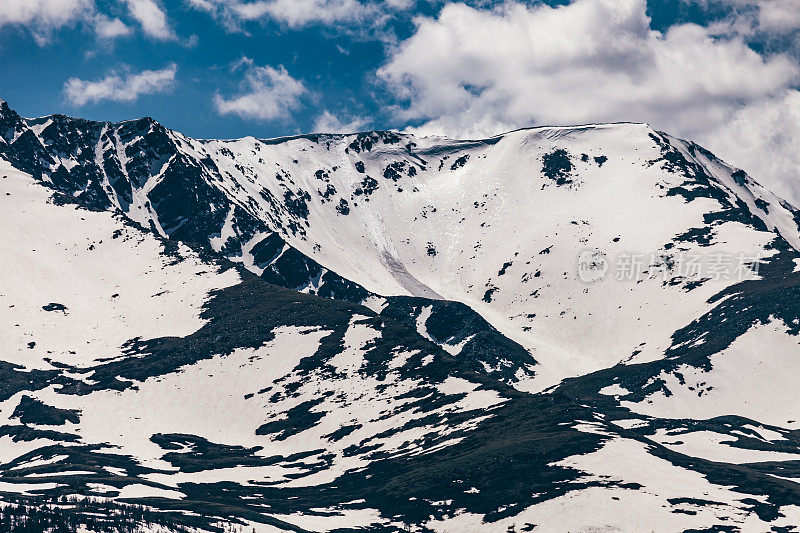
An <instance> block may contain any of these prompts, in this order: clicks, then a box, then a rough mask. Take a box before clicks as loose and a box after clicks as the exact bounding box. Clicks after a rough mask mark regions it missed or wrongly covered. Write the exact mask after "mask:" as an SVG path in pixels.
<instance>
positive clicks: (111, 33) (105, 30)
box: [94, 14, 133, 39]
mask: <svg viewBox="0 0 800 533" xmlns="http://www.w3.org/2000/svg"><path fill="white" fill-rule="evenodd" d="M94 29H95V32H97V36H98V37H100V38H101V39H116V38H117V37H126V36H128V35H130V34H131V33H133V30H132V29H131V28H130V27H129V26H127V25H126V24H125V23H124V22H122V21H121V20H120V19H118V18H113V19H112V18H109V17H107V16H105V15H102V14H98V15H96V16H95V19H94Z"/></svg>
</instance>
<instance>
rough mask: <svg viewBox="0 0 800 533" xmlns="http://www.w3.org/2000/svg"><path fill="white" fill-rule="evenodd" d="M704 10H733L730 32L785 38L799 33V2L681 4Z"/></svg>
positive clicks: (734, 0) (704, 0) (699, 0)
mask: <svg viewBox="0 0 800 533" xmlns="http://www.w3.org/2000/svg"><path fill="white" fill-rule="evenodd" d="M684 1H686V2H691V3H696V4H699V5H701V6H703V7H705V8H709V7H718V6H726V7H732V8H733V11H734V12H733V14H732V16H731V17H730V18H731V20H732V21H733V22H734V29H735V30H737V31H738V32H740V33H743V34H751V33H754V32H755V33H759V32H760V33H763V34H766V36H772V37H775V36H786V35H787V34H789V33H790V32H795V31H796V30H798V29H800V0H684Z"/></svg>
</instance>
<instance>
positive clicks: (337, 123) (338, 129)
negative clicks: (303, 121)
mask: <svg viewBox="0 0 800 533" xmlns="http://www.w3.org/2000/svg"><path fill="white" fill-rule="evenodd" d="M367 124H369V121H368V120H366V119H364V118H361V117H355V118H353V119H351V120H348V121H347V122H342V120H340V119H339V117H337V116H336V115H334V114H333V113H331V112H330V111H328V110H327V109H325V110H324V111H323V112H322V114H320V115H319V116H318V117H317V119H316V120H315V121H314V131H315V132H318V133H354V132H357V131H363V129H364V127H365V126H366V125H367Z"/></svg>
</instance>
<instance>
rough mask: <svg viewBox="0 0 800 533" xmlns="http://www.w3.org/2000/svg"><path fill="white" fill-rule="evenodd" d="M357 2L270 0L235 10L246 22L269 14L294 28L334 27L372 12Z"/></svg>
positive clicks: (348, 0)
mask: <svg viewBox="0 0 800 533" xmlns="http://www.w3.org/2000/svg"><path fill="white" fill-rule="evenodd" d="M371 9H372V8H369V7H367V6H365V5H363V4H361V2H358V1H357V0H269V1H256V2H248V3H239V4H237V5H236V7H235V10H236V12H237V13H238V15H239V16H240V17H241V18H243V19H245V20H254V19H259V18H262V17H264V16H265V15H268V16H270V17H272V18H273V19H275V20H278V21H281V22H285V23H286V24H288V25H289V26H290V27H294V28H296V27H301V26H306V25H308V24H313V23H323V24H333V23H336V22H342V21H345V20H354V19H355V18H357V17H359V16H365V15H366V12H367V11H368V10H371Z"/></svg>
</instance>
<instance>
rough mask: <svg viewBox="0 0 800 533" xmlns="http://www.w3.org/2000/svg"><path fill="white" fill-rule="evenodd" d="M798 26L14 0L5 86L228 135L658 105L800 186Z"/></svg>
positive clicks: (476, 9) (5, 47) (66, 108)
mask: <svg viewBox="0 0 800 533" xmlns="http://www.w3.org/2000/svg"><path fill="white" fill-rule="evenodd" d="M799 33H800V0H574V1H569V0H563V1H558V2H555V1H553V2H548V3H543V2H530V1H522V0H508V1H490V0H489V1H484V0H473V1H468V2H450V1H447V0H107V1H101V0H3V2H1V3H0V74H1V75H0V98H3V99H5V100H7V101H8V102H9V103H10V105H11V106H12V107H13V108H15V109H16V110H17V111H19V112H20V113H21V114H22V115H24V116H40V115H45V114H50V113H56V112H60V113H66V114H70V115H76V116H81V117H86V118H92V119H102V120H113V121H116V120H124V119H128V118H134V117H139V116H144V115H148V116H152V117H154V118H156V119H157V120H159V121H160V122H162V123H163V124H165V125H166V126H168V127H170V128H173V129H176V130H179V131H181V132H183V133H186V134H188V135H191V136H194V137H217V138H231V137H241V136H245V135H253V136H256V137H273V136H279V135H287V134H293V133H298V132H308V131H314V130H320V129H324V130H329V131H334V130H354V129H373V128H381V129H386V128H396V129H406V128H410V129H411V130H415V131H419V132H422V133H440V134H447V135H451V136H483V135H491V134H494V133H499V132H502V131H504V130H507V129H512V128H515V127H523V126H533V125H537V124H551V123H559V124H571V123H582V122H602V121H646V122H649V123H651V124H652V125H653V126H655V127H657V128H659V129H664V130H667V131H670V132H674V133H676V134H678V135H681V136H684V137H691V138H693V139H696V140H698V141H700V142H701V143H703V144H705V145H707V146H709V147H710V148H711V149H712V150H715V151H717V152H719V153H721V155H722V156H723V157H726V158H728V159H730V160H733V162H734V164H737V165H739V166H742V167H744V168H745V169H746V170H748V171H750V172H751V173H753V174H756V175H758V176H760V177H761V179H762V181H766V182H774V183H775V184H776V185H775V188H777V189H778V192H780V193H783V194H784V195H786V196H790V197H792V195H794V194H796V182H797V181H798V180H797V176H798V174H800V172H798V169H800V155H798V154H797V153H796V152H797V150H796V149H795V146H796V145H797V141H798V140H800V109H799V108H800V92H798V90H797V89H798V86H800V66H798V57H800V38H799V37H798V34H799ZM776 131H779V133H780V134H776ZM766 151H768V152H769V153H770V154H771V155H770V158H769V159H768V160H767V159H766V158H764V153H765V152H766ZM797 198H798V199H800V194H797Z"/></svg>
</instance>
